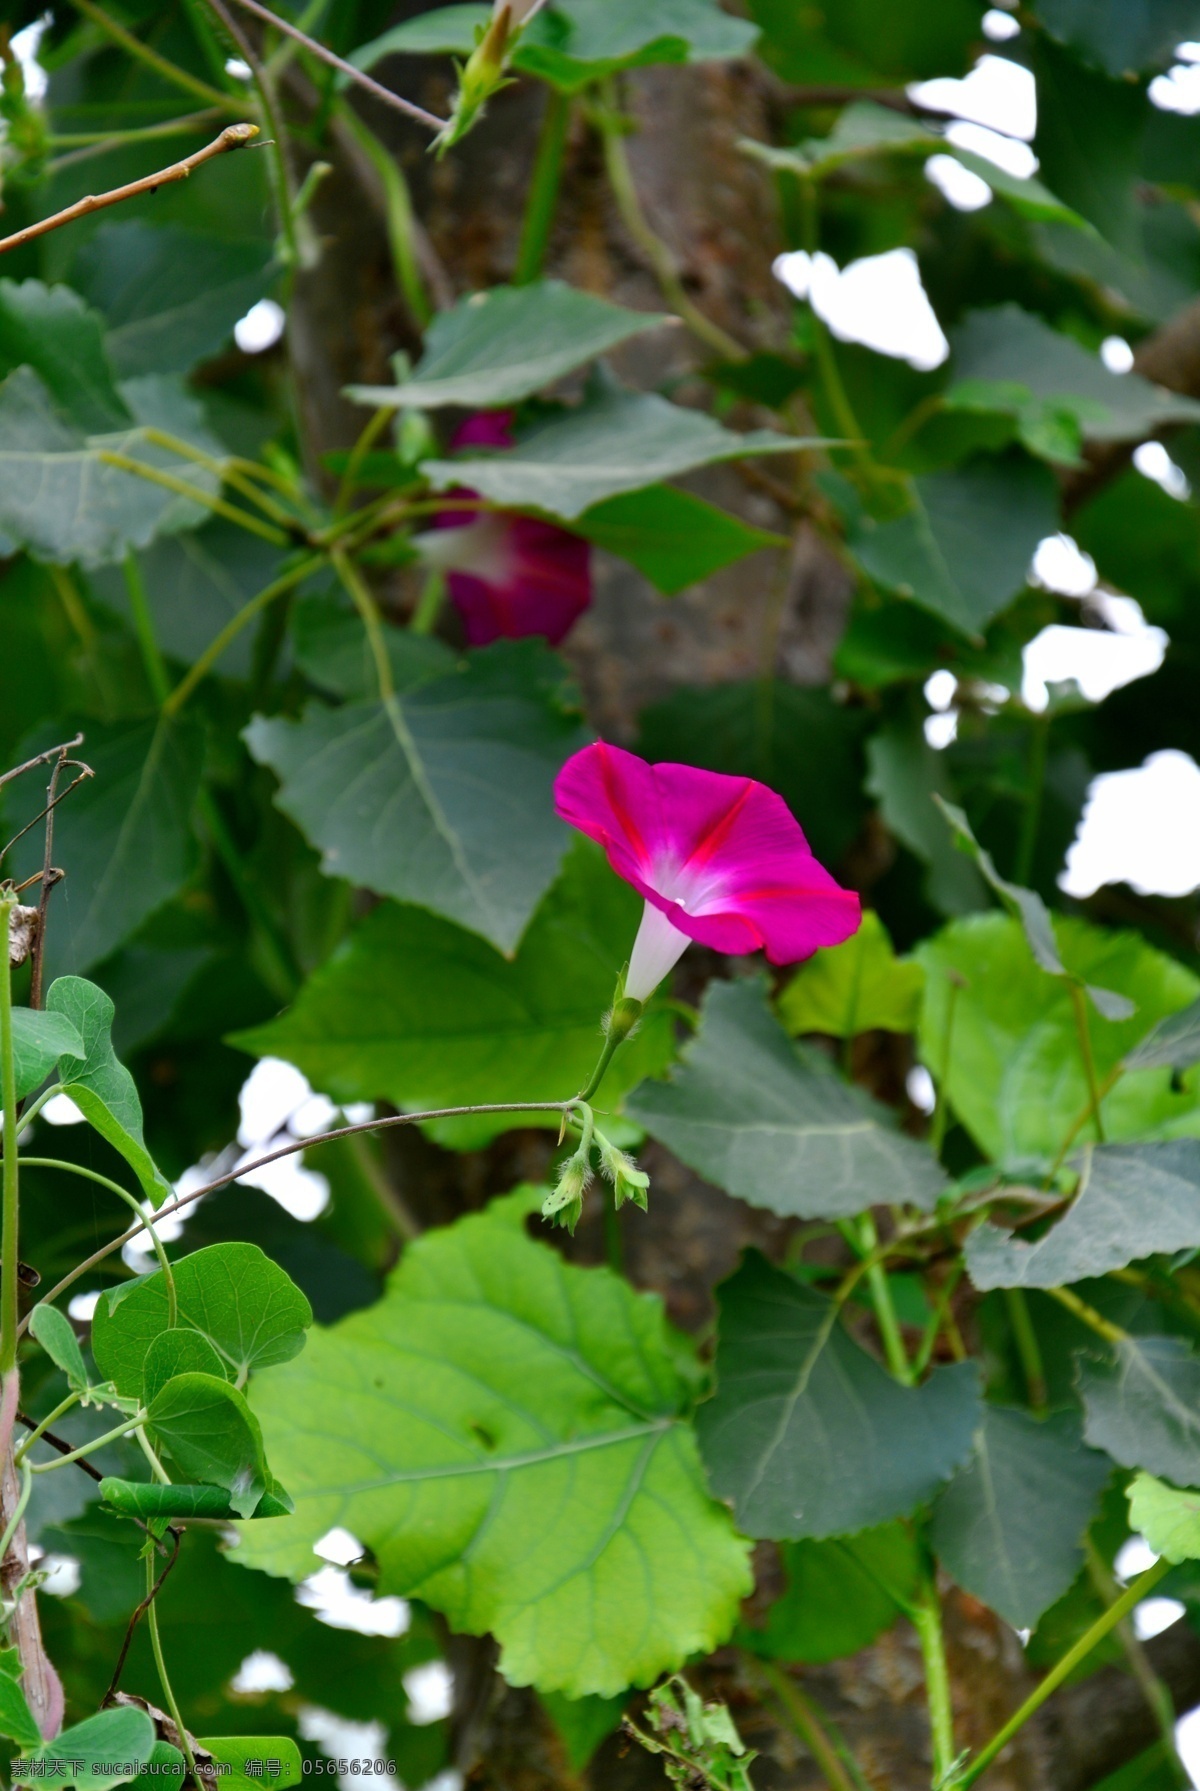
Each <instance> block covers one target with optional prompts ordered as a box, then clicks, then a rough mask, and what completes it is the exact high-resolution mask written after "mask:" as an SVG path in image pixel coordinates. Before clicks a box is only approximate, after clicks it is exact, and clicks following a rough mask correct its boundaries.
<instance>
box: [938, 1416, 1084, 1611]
mask: <svg viewBox="0 0 1200 1791" xmlns="http://www.w3.org/2000/svg"><path fill="white" fill-rule="evenodd" d="M1111 1471H1112V1464H1111V1462H1110V1461H1109V1460H1108V1459H1107V1458H1106V1457H1105V1456H1103V1455H1100V1454H1098V1453H1097V1452H1096V1451H1095V1450H1092V1449H1085V1448H1084V1447H1083V1446H1082V1443H1081V1441H1080V1434H1079V1421H1078V1419H1077V1418H1075V1417H1074V1416H1073V1415H1072V1414H1070V1413H1058V1414H1056V1415H1055V1416H1053V1417H1050V1418H1046V1419H1043V1420H1038V1419H1037V1418H1033V1417H1031V1416H1030V1414H1029V1413H1028V1412H1021V1411H1014V1410H1011V1409H1009V1408H1006V1407H1004V1406H996V1405H989V1406H988V1407H987V1412H986V1416H985V1417H984V1421H983V1425H982V1428H981V1429H980V1432H979V1435H978V1438H977V1439H976V1443H975V1450H974V1453H973V1455H972V1456H971V1459H970V1460H969V1461H968V1462H967V1463H966V1465H965V1466H964V1467H962V1468H960V1469H959V1471H958V1473H957V1474H956V1475H955V1476H954V1478H953V1480H951V1482H950V1484H949V1486H947V1487H946V1488H945V1490H944V1491H943V1492H942V1493H941V1494H940V1495H939V1497H938V1501H937V1504H936V1505H935V1506H934V1508H933V1524H932V1527H931V1530H930V1540H931V1541H932V1543H933V1546H934V1548H935V1549H936V1551H937V1554H938V1557H939V1559H940V1560H941V1563H942V1565H943V1567H945V1568H946V1570H947V1572H948V1573H951V1574H953V1576H954V1578H955V1579H956V1580H957V1581H958V1583H959V1585H960V1586H962V1587H963V1588H964V1589H965V1590H966V1591H968V1592H971V1593H973V1594H974V1595H975V1597H976V1598H981V1599H982V1600H983V1602H984V1604H987V1605H990V1606H991V1608H992V1609H993V1610H994V1611H998V1612H999V1613H1000V1615H1001V1616H1002V1617H1004V1618H1005V1619H1006V1620H1007V1621H1008V1622H1009V1623H1011V1624H1012V1625H1013V1627H1014V1628H1016V1629H1032V1627H1033V1625H1034V1624H1035V1623H1036V1622H1037V1620H1038V1618H1039V1617H1040V1616H1041V1614H1042V1612H1043V1611H1046V1610H1049V1608H1050V1606H1051V1605H1052V1604H1053V1603H1054V1602H1055V1600H1056V1599H1058V1598H1060V1597H1061V1596H1062V1594H1063V1593H1064V1592H1065V1591H1066V1590H1067V1587H1068V1586H1069V1585H1070V1584H1071V1582H1072V1580H1073V1579H1074V1578H1075V1576H1076V1574H1077V1573H1078V1572H1079V1569H1080V1567H1081V1566H1082V1564H1083V1546H1082V1545H1083V1537H1084V1533H1085V1532H1086V1530H1087V1527H1088V1525H1089V1524H1090V1523H1091V1521H1092V1518H1093V1516H1094V1515H1095V1510H1096V1504H1097V1501H1098V1500H1099V1497H1100V1494H1101V1492H1102V1491H1103V1489H1104V1485H1105V1482H1106V1481H1107V1479H1108V1477H1109V1474H1110V1473H1111Z"/></svg>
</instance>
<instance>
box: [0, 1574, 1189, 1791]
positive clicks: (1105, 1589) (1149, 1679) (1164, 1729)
mask: <svg viewBox="0 0 1200 1791" xmlns="http://www.w3.org/2000/svg"><path fill="white" fill-rule="evenodd" d="M1085 1553H1086V1555H1087V1568H1088V1577H1089V1579H1090V1580H1091V1582H1092V1585H1093V1586H1094V1587H1095V1588H1096V1591H1097V1593H1098V1594H1099V1596H1100V1600H1101V1602H1102V1603H1103V1604H1105V1605H1112V1604H1115V1602H1116V1600H1117V1599H1118V1598H1119V1597H1120V1588H1119V1587H1118V1585H1117V1583H1116V1581H1115V1580H1114V1579H1113V1576H1112V1574H1111V1573H1110V1572H1109V1570H1108V1566H1107V1564H1106V1563H1105V1561H1104V1560H1103V1559H1102V1558H1101V1556H1100V1554H1099V1553H1098V1551H1097V1549H1096V1546H1095V1544H1094V1543H1093V1542H1091V1541H1090V1540H1089V1541H1088V1542H1087V1543H1086V1544H1085ZM0 1558H2V1557H0ZM1117 1639H1118V1641H1119V1642H1120V1644H1121V1648H1122V1650H1123V1651H1124V1654H1125V1658H1126V1660H1127V1661H1128V1662H1129V1670H1130V1672H1131V1673H1132V1674H1133V1676H1134V1678H1135V1679H1136V1680H1137V1682H1138V1685H1139V1686H1140V1688H1141V1692H1142V1696H1143V1697H1144V1698H1145V1700H1146V1703H1147V1705H1148V1707H1149V1709H1150V1713H1151V1715H1152V1716H1153V1717H1154V1720H1155V1722H1156V1723H1157V1724H1158V1732H1159V1735H1160V1736H1161V1738H1162V1746H1163V1750H1164V1752H1165V1753H1166V1756H1167V1763H1168V1765H1169V1767H1170V1769H1171V1771H1172V1772H1173V1773H1174V1775H1175V1779H1176V1781H1177V1783H1178V1784H1179V1786H1180V1791H1191V1783H1192V1781H1191V1778H1190V1776H1189V1774H1188V1771H1187V1768H1186V1767H1185V1766H1184V1764H1183V1761H1182V1760H1181V1759H1180V1758H1179V1750H1178V1748H1177V1747H1176V1745H1175V1705H1174V1703H1173V1702H1172V1699H1171V1694H1170V1691H1169V1690H1168V1689H1167V1687H1166V1686H1165V1685H1164V1684H1163V1682H1162V1680H1161V1679H1160V1678H1159V1677H1158V1674H1157V1673H1156V1672H1155V1671H1154V1668H1153V1667H1152V1666H1151V1665H1150V1661H1149V1658H1148V1656H1147V1654H1146V1650H1145V1649H1144V1648H1143V1646H1142V1644H1141V1642H1140V1641H1139V1640H1138V1638H1137V1636H1136V1634H1135V1633H1134V1630H1133V1627H1132V1625H1131V1624H1130V1622H1129V1620H1128V1618H1124V1619H1122V1621H1121V1622H1120V1623H1118V1624H1117Z"/></svg>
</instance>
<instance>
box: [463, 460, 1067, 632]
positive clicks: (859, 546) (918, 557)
mask: <svg viewBox="0 0 1200 1791" xmlns="http://www.w3.org/2000/svg"><path fill="white" fill-rule="evenodd" d="M470 482H471V483H473V481H470ZM912 484H913V507H912V509H911V510H910V511H909V512H908V514H907V515H905V516H898V517H895V518H894V519H893V520H892V521H890V522H880V523H877V522H872V521H870V519H864V521H863V522H862V524H861V525H860V527H859V528H858V530H857V531H856V532H855V533H854V534H853V536H852V537H851V540H850V548H851V551H852V552H853V554H854V557H855V559H856V560H857V561H858V563H859V565H860V566H861V567H862V569H863V571H864V572H866V573H867V574H868V576H869V577H871V578H873V579H875V580H876V581H877V583H879V584H881V585H882V586H883V587H884V589H885V590H889V591H896V592H898V593H899V595H900V596H902V597H909V598H911V599H912V601H913V602H914V603H920V604H922V605H923V606H924V607H925V608H926V609H929V610H932V612H933V613H934V614H935V615H938V616H941V617H943V619H944V620H945V621H947V622H949V623H951V625H952V626H953V627H955V628H957V629H959V630H960V631H961V632H962V633H963V634H966V635H971V636H979V635H981V634H982V633H983V630H984V629H985V628H986V627H987V624H988V623H989V622H990V621H991V620H992V617H993V616H996V615H998V614H999V612H1000V611H1001V610H1002V609H1003V608H1004V607H1005V606H1006V604H1008V603H1009V602H1011V600H1012V599H1013V598H1014V597H1015V596H1017V594H1018V592H1020V591H1021V590H1022V589H1023V588H1024V585H1025V580H1026V575H1027V573H1028V571H1029V564H1030V561H1031V560H1032V558H1033V554H1034V550H1035V549H1036V547H1037V545H1038V543H1039V541H1042V540H1044V539H1045V537H1046V536H1047V535H1052V534H1053V533H1054V531H1055V529H1056V528H1057V527H1058V490H1057V487H1056V485H1055V482H1054V478H1053V475H1052V474H1051V473H1050V472H1049V471H1048V470H1047V468H1046V467H1044V466H1040V465H1039V464H1038V463H1037V462H1036V461H1034V460H1030V459H1029V458H1028V457H1027V456H1024V455H1021V456H1014V455H1007V456H1005V457H1004V458H1003V459H988V458H984V457H983V456H977V457H976V458H975V459H974V460H973V461H970V462H968V463H967V464H966V465H964V466H958V467H953V468H950V469H949V470H947V471H945V472H937V473H925V474H923V475H922V476H921V477H919V478H916V479H914V480H913V482H912Z"/></svg>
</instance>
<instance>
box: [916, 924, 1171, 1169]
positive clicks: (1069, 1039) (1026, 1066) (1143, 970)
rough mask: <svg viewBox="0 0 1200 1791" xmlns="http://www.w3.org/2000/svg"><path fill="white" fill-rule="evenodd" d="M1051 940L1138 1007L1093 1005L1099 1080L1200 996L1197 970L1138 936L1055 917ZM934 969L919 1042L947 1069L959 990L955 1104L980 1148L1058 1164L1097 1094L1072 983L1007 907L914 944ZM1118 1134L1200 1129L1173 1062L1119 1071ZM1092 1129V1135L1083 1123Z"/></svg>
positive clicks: (1107, 1116)
mask: <svg viewBox="0 0 1200 1791" xmlns="http://www.w3.org/2000/svg"><path fill="white" fill-rule="evenodd" d="M1053 926H1054V938H1055V941H1056V943H1057V947H1058V950H1059V953H1060V955H1061V957H1062V959H1063V962H1064V963H1065V964H1066V966H1067V968H1068V970H1070V971H1071V972H1072V973H1073V974H1074V975H1076V976H1078V977H1080V978H1081V979H1083V980H1084V981H1086V982H1088V983H1092V984H1094V985H1098V986H1101V987H1103V988H1105V989H1113V990H1116V991H1117V992H1118V993H1119V994H1121V995H1124V996H1126V997H1128V998H1129V999H1130V1000H1132V1001H1133V1002H1134V1003H1135V1004H1136V1007H1137V1012H1136V1014H1134V1015H1133V1017H1132V1018H1131V1019H1128V1020H1121V1021H1112V1020H1105V1019H1103V1018H1102V1017H1101V1016H1100V1015H1099V1014H1097V1013H1095V1012H1094V1011H1093V1010H1091V1009H1090V1008H1087V1007H1085V1015H1086V1024H1087V1028H1088V1038H1089V1040H1090V1043H1091V1049H1092V1055H1093V1058H1094V1060H1095V1064H1096V1073H1097V1077H1098V1079H1099V1080H1100V1081H1101V1082H1104V1081H1105V1080H1106V1079H1107V1077H1108V1076H1109V1074H1110V1072H1111V1071H1112V1070H1114V1069H1115V1068H1116V1066H1117V1064H1118V1063H1120V1062H1121V1060H1122V1058H1123V1057H1124V1056H1125V1054H1126V1053H1127V1052H1128V1051H1129V1050H1130V1049H1131V1048H1132V1046H1133V1045H1135V1044H1136V1043H1137V1041H1138V1039H1139V1038H1141V1037H1142V1035H1143V1034H1144V1033H1145V1032H1147V1031H1148V1029H1149V1028H1150V1027H1151V1026H1152V1025H1153V1024H1154V1022H1155V1021H1156V1020H1159V1019H1162V1018H1164V1017H1165V1016H1166V1015H1167V1014H1170V1013H1174V1012H1176V1011H1177V1010H1178V1009H1179V1008H1181V1007H1183V1006H1185V1005H1186V1004H1187V1003H1188V1002H1189V1001H1192V1000H1194V999H1195V997H1196V994H1197V989H1198V987H1200V985H1198V984H1197V981H1196V978H1195V977H1194V976H1193V975H1192V974H1191V972H1190V971H1188V970H1185V969H1184V967H1183V965H1182V964H1179V963H1177V962H1176V961H1175V960H1173V959H1171V958H1168V957H1166V956H1165V955H1164V954H1163V953H1162V952H1157V951H1155V950H1154V949H1153V947H1152V946H1150V945H1147V943H1146V941H1145V940H1144V939H1142V938H1141V937H1140V936H1139V935H1137V934H1135V933H1107V932H1101V931H1100V929H1099V928H1097V927H1091V926H1088V925H1087V924H1086V923H1085V922H1084V921H1080V920H1073V919H1071V920H1064V919H1060V918H1055V919H1054V922H1053ZM915 955H916V957H917V959H918V960H919V962H920V963H922V964H923V965H924V967H925V972H926V979H927V980H926V985H925V1006H924V1009H923V1011H922V1016H921V1028H920V1035H919V1038H920V1050H921V1056H922V1058H923V1059H924V1061H925V1062H926V1063H927V1064H928V1065H929V1066H930V1067H931V1068H932V1069H933V1070H934V1071H935V1073H939V1074H940V1071H941V1065H942V1062H943V1058H944V1056H945V1050H946V1028H947V1025H948V1023H949V1020H950V1008H949V997H950V990H951V988H952V986H954V985H953V983H952V980H951V979H952V977H959V978H961V979H964V983H965V986H963V985H962V984H960V985H959V986H957V988H956V993H955V996H954V1012H953V1033H952V1035H951V1042H952V1047H953V1048H952V1050H951V1053H950V1059H949V1074H948V1077H947V1082H946V1089H947V1094H948V1097H949V1100H950V1105H951V1106H952V1107H953V1109H954V1111H955V1112H956V1113H957V1115H958V1117H959V1118H960V1119H961V1121H962V1123H963V1124H964V1125H965V1126H966V1128H967V1130H968V1131H969V1132H970V1134H971V1136H972V1137H973V1138H974V1139H975V1141H976V1143H977V1144H978V1145H979V1147H980V1149H981V1150H982V1151H984V1152H985V1153H986V1155H987V1156H989V1157H991V1158H992V1159H993V1160H994V1161H996V1162H997V1163H999V1164H1001V1165H1002V1166H1003V1167H1004V1168H1005V1169H1007V1170H1009V1171H1011V1172H1013V1173H1016V1174H1028V1173H1035V1172H1037V1171H1038V1170H1039V1169H1044V1167H1045V1165H1046V1163H1047V1162H1052V1161H1053V1160H1054V1158H1055V1157H1056V1156H1057V1154H1058V1152H1059V1150H1060V1149H1061V1148H1062V1145H1063V1143H1064V1142H1065V1140H1066V1137H1067V1133H1068V1132H1069V1130H1070V1129H1071V1127H1072V1126H1073V1125H1074V1124H1075V1122H1076V1120H1077V1119H1079V1117H1080V1115H1081V1113H1082V1112H1083V1110H1084V1108H1085V1107H1086V1106H1087V1102H1088V1083H1087V1075H1086V1072H1085V1069H1084V1065H1083V1058H1082V1054H1081V1051H1080V1046H1079V1037H1078V1033H1077V1021H1076V1013H1075V1006H1074V1002H1073V1001H1072V997H1071V990H1070V988H1069V987H1068V985H1067V984H1066V983H1065V982H1063V981H1062V980H1060V979H1054V978H1052V977H1049V976H1047V975H1046V973H1045V972H1044V971H1043V970H1040V969H1039V968H1038V966H1037V965H1036V964H1035V963H1034V962H1033V960H1032V958H1031V956H1030V953H1029V947H1028V944H1027V943H1026V940H1025V936H1024V934H1023V932H1022V930H1021V926H1020V923H1019V922H1018V921H1016V920H1013V919H1011V918H1010V917H1009V916H1008V915H1005V914H976V915H970V916H967V917H965V918H963V919H960V920H954V921H951V922H950V924H949V925H948V926H946V927H944V928H943V929H942V931H941V932H940V933H939V934H937V935H936V936H935V937H934V938H933V939H929V940H926V941H925V942H924V943H923V944H922V945H920V946H918V947H917V951H916V954H915ZM1102 1112H1103V1116H1104V1129H1105V1134H1106V1136H1107V1137H1108V1138H1109V1139H1110V1140H1114V1141H1118V1142H1119V1141H1122V1140H1126V1139H1133V1138H1145V1137H1147V1136H1149V1137H1151V1138H1169V1137H1193V1136H1196V1135H1197V1134H1200V1105H1198V1103H1197V1098H1196V1092H1195V1090H1194V1089H1192V1088H1190V1087H1188V1086H1184V1087H1183V1088H1181V1089H1180V1090H1179V1091H1178V1092H1176V1090H1175V1089H1174V1088H1173V1087H1172V1082H1171V1072H1170V1071H1169V1070H1168V1069H1153V1070H1137V1071H1131V1072H1129V1073H1127V1074H1126V1075H1124V1076H1122V1077H1121V1079H1120V1081H1118V1082H1117V1083H1116V1085H1115V1086H1114V1087H1113V1088H1112V1089H1111V1091H1110V1092H1109V1093H1108V1094H1107V1095H1106V1096H1105V1097H1104V1100H1103V1103H1102ZM1084 1136H1085V1138H1086V1136H1087V1133H1086V1131H1085V1133H1084Z"/></svg>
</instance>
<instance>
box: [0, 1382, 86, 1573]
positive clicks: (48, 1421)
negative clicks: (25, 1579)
mask: <svg viewBox="0 0 1200 1791" xmlns="http://www.w3.org/2000/svg"><path fill="white" fill-rule="evenodd" d="M82 1398H83V1394H82V1393H68V1394H67V1397H66V1398H65V1399H63V1400H60V1401H59V1403H58V1404H57V1405H56V1406H55V1408H54V1410H53V1411H52V1412H49V1413H48V1414H47V1415H46V1417H44V1418H43V1419H42V1421H41V1423H40V1424H39V1425H37V1426H36V1427H35V1429H33V1430H31V1431H30V1433H29V1435H28V1436H27V1437H26V1438H25V1441H24V1442H23V1443H22V1444H21V1446H20V1448H18V1449H15V1450H14V1451H13V1461H14V1463H15V1464H16V1466H17V1467H20V1466H21V1464H22V1462H23V1461H24V1460H25V1457H26V1456H27V1455H28V1454H29V1451H30V1450H31V1449H32V1448H33V1445H34V1444H35V1443H36V1442H37V1440H38V1438H39V1437H41V1436H44V1435H45V1433H46V1431H48V1430H49V1428H50V1426H51V1425H52V1424H54V1423H56V1422H57V1421H58V1419H59V1418H61V1417H62V1415H63V1413H64V1412H69V1411H70V1410H71V1407H72V1406H74V1405H78V1404H79V1401H80V1400H81V1399H82ZM6 1552H7V1551H6V1550H0V1561H3V1559H4V1555H5V1553H6Z"/></svg>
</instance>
